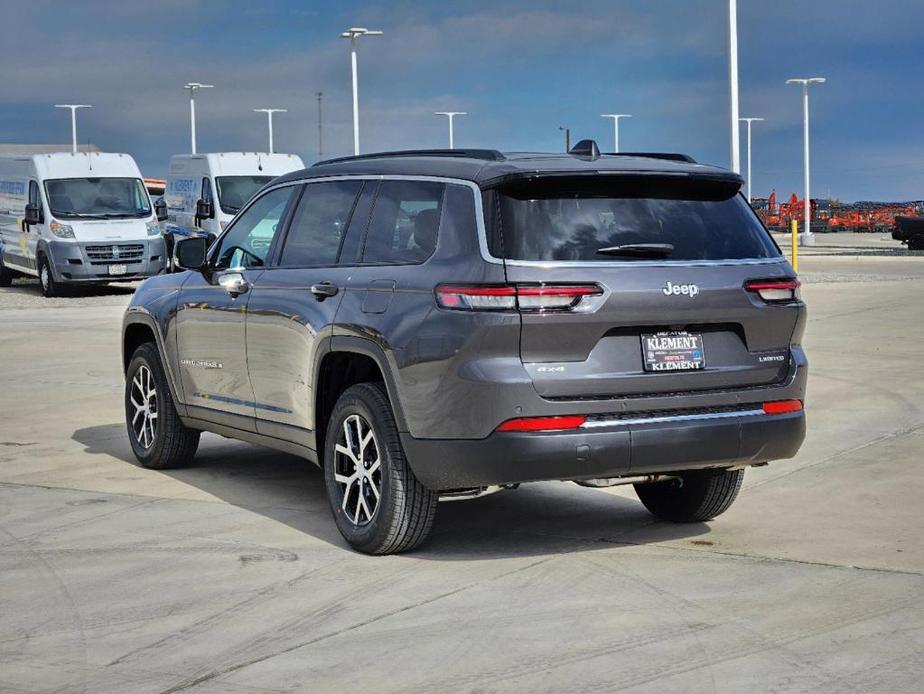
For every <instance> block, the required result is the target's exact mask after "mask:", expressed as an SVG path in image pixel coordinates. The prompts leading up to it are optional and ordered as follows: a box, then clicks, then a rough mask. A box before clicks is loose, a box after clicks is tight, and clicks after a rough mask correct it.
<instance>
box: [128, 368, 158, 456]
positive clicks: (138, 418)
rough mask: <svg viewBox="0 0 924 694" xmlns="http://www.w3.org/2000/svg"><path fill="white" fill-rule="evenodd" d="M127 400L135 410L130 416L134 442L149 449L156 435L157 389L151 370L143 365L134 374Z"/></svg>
mask: <svg viewBox="0 0 924 694" xmlns="http://www.w3.org/2000/svg"><path fill="white" fill-rule="evenodd" d="M129 398H130V399H131V403H132V407H134V408H135V412H134V414H133V415H132V431H133V432H134V433H135V440H136V441H138V443H139V444H141V446H142V447H143V448H150V447H151V446H153V445H154V436H155V435H156V434H157V387H156V386H155V384H154V376H153V375H152V374H151V370H150V369H149V368H148V367H147V366H145V365H144V364H142V365H141V366H140V367H138V370H137V371H136V372H135V377H134V378H133V379H132V388H131V393H130V394H129Z"/></svg>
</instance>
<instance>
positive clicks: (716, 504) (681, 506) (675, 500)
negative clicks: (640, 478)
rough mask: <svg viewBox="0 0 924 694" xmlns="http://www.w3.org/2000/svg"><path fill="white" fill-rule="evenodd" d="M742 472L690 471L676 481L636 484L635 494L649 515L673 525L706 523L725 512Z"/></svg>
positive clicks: (678, 476) (737, 487) (735, 494)
mask: <svg viewBox="0 0 924 694" xmlns="http://www.w3.org/2000/svg"><path fill="white" fill-rule="evenodd" d="M743 479H744V470H690V471H687V472H681V473H677V479H673V480H667V481H665V482H655V483H653V484H636V485H635V493H636V494H638V498H639V499H640V500H641V502H642V503H643V504H644V505H645V508H647V509H648V510H649V511H651V513H653V514H654V515H655V516H657V517H658V518H660V519H661V520H666V521H672V522H674V523H693V522H700V521H707V520H710V519H712V518H715V517H716V516H718V515H720V514H722V513H724V512H725V511H726V510H728V507H729V506H731V505H732V502H733V501H734V500H735V497H737V496H738V490H740V489H741V482H742V480H743Z"/></svg>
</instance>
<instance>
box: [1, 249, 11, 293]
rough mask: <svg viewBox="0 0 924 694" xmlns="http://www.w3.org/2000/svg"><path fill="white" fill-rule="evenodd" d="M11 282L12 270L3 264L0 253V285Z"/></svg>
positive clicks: (8, 284) (7, 285)
mask: <svg viewBox="0 0 924 694" xmlns="http://www.w3.org/2000/svg"><path fill="white" fill-rule="evenodd" d="M12 284H13V271H12V270H10V269H9V268H8V267H7V266H6V265H4V264H3V257H2V255H0V287H9V286H10V285H12Z"/></svg>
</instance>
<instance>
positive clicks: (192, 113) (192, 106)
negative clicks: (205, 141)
mask: <svg viewBox="0 0 924 694" xmlns="http://www.w3.org/2000/svg"><path fill="white" fill-rule="evenodd" d="M214 86H215V85H214V84H202V83H201V82H187V83H186V84H184V85H183V89H188V90H189V140H190V148H191V150H192V153H193V154H195V153H196V91H198V90H199V89H211V88H212V87H214Z"/></svg>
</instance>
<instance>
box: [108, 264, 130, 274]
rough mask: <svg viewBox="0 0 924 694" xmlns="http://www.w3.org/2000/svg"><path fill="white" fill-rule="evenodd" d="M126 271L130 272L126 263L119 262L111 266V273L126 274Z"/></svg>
mask: <svg viewBox="0 0 924 694" xmlns="http://www.w3.org/2000/svg"><path fill="white" fill-rule="evenodd" d="M126 272H128V268H126V267H125V265H122V264H117V265H110V266H109V274H110V275H124V274H125V273H126Z"/></svg>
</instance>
